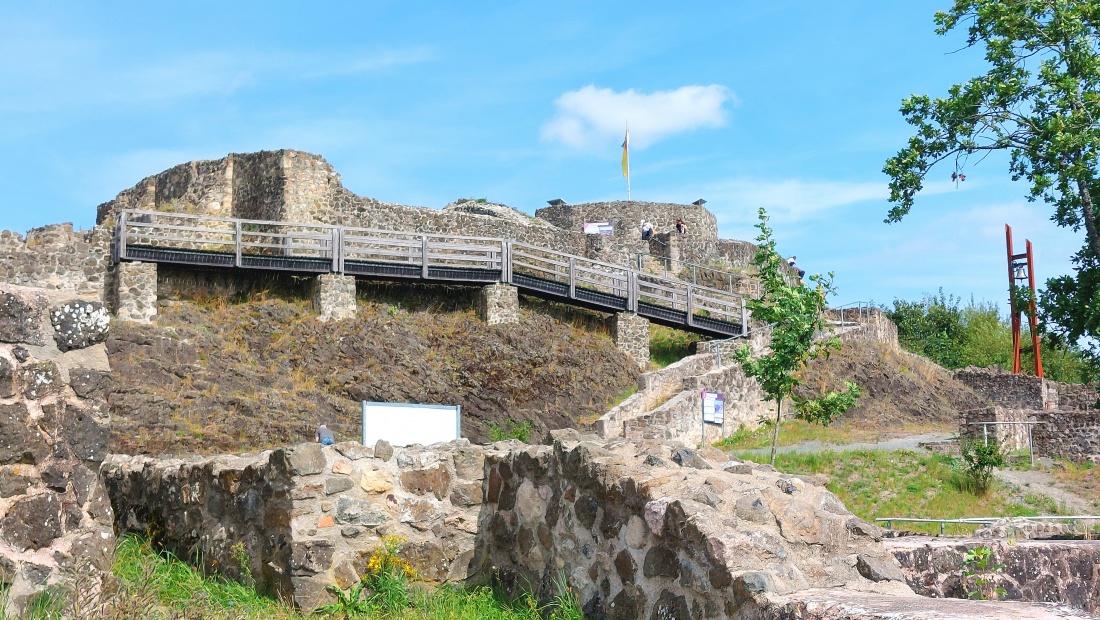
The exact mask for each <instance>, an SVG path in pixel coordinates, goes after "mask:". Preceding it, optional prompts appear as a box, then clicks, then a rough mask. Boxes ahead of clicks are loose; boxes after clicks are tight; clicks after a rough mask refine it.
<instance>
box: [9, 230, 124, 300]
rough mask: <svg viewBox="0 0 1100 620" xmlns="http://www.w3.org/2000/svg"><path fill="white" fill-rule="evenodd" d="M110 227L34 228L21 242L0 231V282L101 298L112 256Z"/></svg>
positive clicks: (14, 235) (14, 234)
mask: <svg viewBox="0 0 1100 620" xmlns="http://www.w3.org/2000/svg"><path fill="white" fill-rule="evenodd" d="M111 234H112V231H111V229H110V228H109V227H102V226H97V227H96V228H94V229H92V230H87V231H77V232H74V231H73V225H72V224H53V225H50V226H44V227H42V228H35V229H33V230H31V231H29V232H28V233H27V236H26V238H25V239H24V238H23V236H22V235H20V234H19V233H13V232H11V231H7V230H5V231H0V282H8V283H11V284H18V285H21V286H31V287H38V288H49V289H58V290H63V291H72V292H75V293H95V294H98V295H100V298H99V300H100V301H105V300H104V299H103V297H102V295H103V291H104V277H105V273H106V271H107V264H108V262H109V261H110V257H111Z"/></svg>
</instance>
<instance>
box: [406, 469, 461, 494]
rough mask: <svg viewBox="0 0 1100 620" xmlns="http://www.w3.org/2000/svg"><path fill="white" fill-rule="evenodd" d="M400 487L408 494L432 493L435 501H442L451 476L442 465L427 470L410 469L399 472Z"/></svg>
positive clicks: (448, 487) (449, 484)
mask: <svg viewBox="0 0 1100 620" xmlns="http://www.w3.org/2000/svg"><path fill="white" fill-rule="evenodd" d="M401 486H403V487H405V490H406V491H408V492H410V493H416V494H417V495H424V494H425V493H433V494H435V498H436V499H443V498H444V497H447V492H448V491H449V490H450V486H451V474H450V472H448V471H447V468H446V466H444V465H443V464H442V463H440V464H439V465H438V466H436V467H432V468H428V469H412V470H409V471H404V472H401Z"/></svg>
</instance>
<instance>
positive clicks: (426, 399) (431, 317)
mask: <svg viewBox="0 0 1100 620" xmlns="http://www.w3.org/2000/svg"><path fill="white" fill-rule="evenodd" d="M409 288H410V287H395V286H389V287H387V286H386V285H376V286H375V287H374V288H373V289H371V290H368V291H367V292H366V294H365V295H361V297H360V299H359V314H358V316H357V317H356V318H354V319H351V320H346V321H340V322H329V323H322V322H320V321H318V320H317V318H316V315H315V313H314V312H313V310H312V308H311V305H310V302H309V300H308V299H303V298H300V297H294V296H287V295H280V296H278V297H268V296H265V295H252V296H251V297H250V298H246V299H240V300H236V301H234V300H231V299H230V298H227V297H224V296H221V297H208V298H181V299H178V300H175V301H169V302H167V303H162V306H161V308H160V314H159V316H158V318H157V324H156V325H135V324H127V323H120V324H116V325H113V326H112V333H111V336H110V340H109V341H108V343H107V346H108V351H109V356H110V361H111V368H112V370H113V372H112V374H111V376H110V378H106V377H105V378H104V380H103V385H101V386H99V387H98V388H97V389H98V390H100V391H102V393H103V395H104V396H105V397H106V398H107V400H108V402H109V403H110V406H111V415H112V425H113V429H114V445H113V446H112V449H113V450H114V451H117V452H121V453H153V454H160V453H218V452H233V451H248V450H255V449H261V448H268V447H272V446H277V445H281V444H285V443H287V442H296V441H303V440H310V439H312V438H313V432H314V429H315V428H316V426H317V425H318V424H319V423H322V422H323V423H327V424H328V425H329V426H330V427H331V428H333V429H334V431H335V432H336V434H337V437H338V439H339V438H356V437H358V433H359V404H358V403H359V401H363V400H366V401H384V402H415V403H429V404H453V405H461V406H462V414H463V435H464V436H466V437H469V438H470V439H471V440H474V441H485V440H488V439H489V435H490V430H491V428H492V427H504V426H507V425H508V424H509V421H515V422H518V423H521V422H523V421H526V420H530V421H531V423H532V427H533V430H534V433H535V435H534V436H535V437H538V436H541V434H542V432H544V431H545V430H546V429H549V428H561V427H566V426H573V425H574V424H575V420H576V419H578V418H581V417H585V416H588V417H591V416H592V415H593V414H602V413H603V412H604V411H606V409H607V407H608V405H609V403H611V402H613V401H614V400H615V399H616V398H618V397H620V396H621V395H622V394H623V393H624V392H626V391H627V390H629V389H630V388H631V387H632V386H633V385H634V381H635V375H636V372H637V371H636V368H635V367H634V366H633V364H632V362H631V361H630V359H629V358H628V357H626V356H625V355H624V354H622V353H620V352H619V351H618V350H617V349H616V348H615V346H614V344H613V343H612V341H611V338H610V336H609V335H608V332H607V330H606V329H602V330H601V329H591V328H590V329H580V328H577V327H573V326H572V325H571V324H567V323H564V322H562V321H560V320H558V319H555V318H553V317H552V316H549V315H547V314H544V313H542V312H531V311H526V310H524V311H523V312H522V321H521V322H520V323H519V324H518V325H496V326H489V325H486V324H485V323H483V322H482V321H480V320H478V318H477V317H476V315H475V311H474V310H473V296H472V293H471V289H464V288H460V287H435V288H434V290H430V291H425V290H424V289H423V287H420V288H419V289H417V290H415V291H410V290H409Z"/></svg>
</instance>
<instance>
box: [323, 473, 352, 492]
mask: <svg viewBox="0 0 1100 620" xmlns="http://www.w3.org/2000/svg"><path fill="white" fill-rule="evenodd" d="M353 486H355V484H354V483H353V482H352V481H351V478H348V477H347V476H329V477H328V478H325V495H334V494H336V493H343V492H344V491H347V490H348V489H350V488H351V487H353Z"/></svg>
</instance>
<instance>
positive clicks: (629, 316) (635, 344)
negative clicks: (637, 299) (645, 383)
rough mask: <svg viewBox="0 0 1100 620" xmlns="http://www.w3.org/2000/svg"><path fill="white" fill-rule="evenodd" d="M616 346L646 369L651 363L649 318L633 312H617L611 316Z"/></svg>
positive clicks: (612, 335) (612, 333) (612, 332)
mask: <svg viewBox="0 0 1100 620" xmlns="http://www.w3.org/2000/svg"><path fill="white" fill-rule="evenodd" d="M611 338H612V339H614V340H615V346H616V347H618V349H619V350H620V351H622V352H623V353H626V354H627V355H629V356H630V357H632V358H633V359H634V361H635V362H637V363H638V367H639V368H641V369H643V370H644V369H645V367H646V366H648V365H649V320H648V319H645V318H643V317H640V316H638V315H637V314H634V313H633V312H617V313H615V315H614V316H612V318H611Z"/></svg>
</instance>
